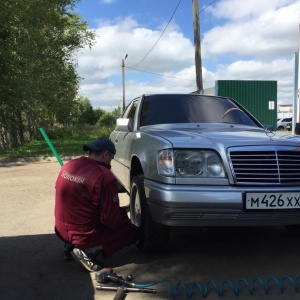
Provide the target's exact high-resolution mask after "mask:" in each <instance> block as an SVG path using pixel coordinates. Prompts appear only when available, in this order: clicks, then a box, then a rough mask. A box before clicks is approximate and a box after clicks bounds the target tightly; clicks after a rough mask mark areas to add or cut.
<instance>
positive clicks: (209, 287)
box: [135, 276, 300, 299]
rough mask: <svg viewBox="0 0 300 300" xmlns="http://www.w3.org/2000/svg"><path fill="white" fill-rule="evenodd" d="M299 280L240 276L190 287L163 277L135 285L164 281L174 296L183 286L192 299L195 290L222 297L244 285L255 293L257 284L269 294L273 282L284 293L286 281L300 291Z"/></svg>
mask: <svg viewBox="0 0 300 300" xmlns="http://www.w3.org/2000/svg"><path fill="white" fill-rule="evenodd" d="M299 280H300V276H298V277H296V278H295V279H293V278H291V277H290V276H283V277H282V278H281V279H277V278H275V277H273V276H271V277H269V278H267V280H265V281H263V280H262V279H261V278H260V277H256V278H254V279H253V280H252V281H250V282H249V281H247V280H246V279H244V278H240V279H238V280H237V282H236V283H232V282H231V281H230V280H228V279H226V280H224V281H223V282H222V283H221V284H220V285H217V284H216V283H215V282H214V281H213V280H210V281H208V282H207V284H206V285H204V286H203V285H201V284H200V282H198V281H194V282H193V283H192V284H191V286H190V288H187V286H186V285H185V284H184V283H183V281H178V283H177V284H174V283H173V282H172V281H171V280H170V279H161V280H158V281H155V282H152V283H147V284H140V283H135V287H137V288H145V287H149V286H154V285H158V284H162V283H168V284H169V285H170V286H171V290H172V297H173V298H175V297H176V296H177V293H178V291H179V289H180V288H181V289H182V291H183V293H184V294H185V295H186V297H187V298H189V299H190V298H192V296H193V294H196V291H195V290H199V291H200V293H201V295H202V296H203V297H204V298H206V297H207V295H208V294H209V292H210V291H215V292H217V294H218V295H219V297H222V296H223V294H224V291H225V290H226V289H227V287H228V288H229V290H232V292H233V293H234V295H235V296H238V295H239V292H240V291H241V288H242V287H243V286H244V287H246V289H247V290H248V292H249V294H250V295H253V293H254V291H255V290H257V289H255V287H256V286H258V287H260V288H262V289H263V291H264V292H265V294H268V293H269V291H270V286H271V284H274V283H275V285H276V286H277V287H278V289H279V291H280V293H283V290H284V285H285V283H287V284H291V285H292V286H293V287H294V288H295V292H298V290H299V287H300V285H299Z"/></svg>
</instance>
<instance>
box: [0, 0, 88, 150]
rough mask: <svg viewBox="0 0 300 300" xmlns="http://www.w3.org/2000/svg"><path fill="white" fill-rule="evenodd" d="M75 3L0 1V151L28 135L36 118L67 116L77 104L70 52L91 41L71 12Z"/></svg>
mask: <svg viewBox="0 0 300 300" xmlns="http://www.w3.org/2000/svg"><path fill="white" fill-rule="evenodd" d="M77 2H79V1H78V0H51V1H44V0H26V1H11V0H2V1H1V2H0V24H1V25H0V26H1V27H0V128H1V130H0V150H5V149H7V148H9V147H11V146H18V145H20V144H22V143H23V142H24V140H25V139H26V138H30V136H31V135H32V132H33V130H34V128H36V124H35V121H40V122H42V123H43V124H53V123H54V122H55V120H57V119H64V118H66V116H68V115H69V114H70V111H71V110H72V109H73V107H74V105H75V104H76V103H75V100H74V99H75V97H76V95H77V90H78V83H79V80H80V78H79V76H78V74H77V73H76V69H75V67H76V59H75V56H74V54H75V52H76V51H77V50H78V49H80V48H82V47H84V46H85V45H89V46H90V47H91V46H92V44H93V40H94V33H92V32H91V31H89V30H88V27H87V24H86V22H85V21H83V20H82V19H81V18H80V16H78V15H77V14H76V13H75V12H74V7H75V4H76V3H77Z"/></svg>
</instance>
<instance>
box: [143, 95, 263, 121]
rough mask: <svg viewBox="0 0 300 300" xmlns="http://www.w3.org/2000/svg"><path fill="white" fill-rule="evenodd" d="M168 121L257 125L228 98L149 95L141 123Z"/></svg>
mask: <svg viewBox="0 0 300 300" xmlns="http://www.w3.org/2000/svg"><path fill="white" fill-rule="evenodd" d="M168 123H232V124H243V125H250V126H257V124H256V123H255V121H254V120H252V119H251V118H250V116H248V115H247V114H246V113H245V112H244V111H242V110H241V109H240V108H239V107H238V106H237V105H236V104H235V103H234V102H233V101H231V100H230V99H227V98H218V97H209V96H204V95H195V94H189V95H150V96H145V98H144V101H143V105H142V112H141V117H140V126H146V125H154V124H168Z"/></svg>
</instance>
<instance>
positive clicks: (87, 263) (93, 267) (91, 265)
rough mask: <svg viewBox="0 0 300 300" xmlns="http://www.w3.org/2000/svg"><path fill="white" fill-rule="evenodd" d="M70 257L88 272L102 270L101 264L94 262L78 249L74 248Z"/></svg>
mask: <svg viewBox="0 0 300 300" xmlns="http://www.w3.org/2000/svg"><path fill="white" fill-rule="evenodd" d="M71 255H72V256H73V257H74V258H75V259H76V260H77V261H78V262H80V263H81V264H82V265H83V266H84V267H85V268H86V269H87V270H88V271H90V272H97V271H100V270H101V269H103V263H99V262H95V260H94V259H93V258H91V257H90V256H88V255H87V254H86V253H85V252H84V251H83V250H81V249H79V248H74V249H73V251H72V252H71Z"/></svg>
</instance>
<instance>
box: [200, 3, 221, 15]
mask: <svg viewBox="0 0 300 300" xmlns="http://www.w3.org/2000/svg"><path fill="white" fill-rule="evenodd" d="M216 1H217V0H213V1H212V2H210V3H209V4H208V5H207V6H205V7H204V8H203V9H201V10H200V12H199V13H202V12H203V11H204V10H206V9H207V8H208V7H210V6H211V5H212V4H213V3H214V2H216Z"/></svg>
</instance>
